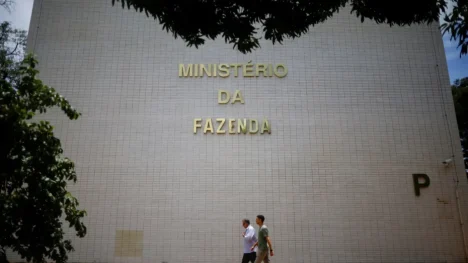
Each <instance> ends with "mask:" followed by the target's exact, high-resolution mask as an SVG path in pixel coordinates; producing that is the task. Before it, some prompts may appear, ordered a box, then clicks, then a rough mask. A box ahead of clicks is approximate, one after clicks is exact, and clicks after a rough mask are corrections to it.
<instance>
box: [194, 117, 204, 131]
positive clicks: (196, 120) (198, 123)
mask: <svg viewBox="0 0 468 263" xmlns="http://www.w3.org/2000/svg"><path fill="white" fill-rule="evenodd" d="M201 121H202V119H194V120H193V133H195V134H197V128H201Z"/></svg>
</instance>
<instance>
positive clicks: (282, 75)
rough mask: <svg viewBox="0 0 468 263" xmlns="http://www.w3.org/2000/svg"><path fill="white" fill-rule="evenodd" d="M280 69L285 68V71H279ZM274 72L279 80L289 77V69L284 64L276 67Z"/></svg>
mask: <svg viewBox="0 0 468 263" xmlns="http://www.w3.org/2000/svg"><path fill="white" fill-rule="evenodd" d="M278 68H283V71H279V70H278ZM274 72H275V76H277V77H278V78H284V77H285V76H286V75H288V68H287V67H286V66H285V65H284V64H278V65H276V66H275V69H274Z"/></svg>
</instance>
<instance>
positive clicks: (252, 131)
mask: <svg viewBox="0 0 468 263" xmlns="http://www.w3.org/2000/svg"><path fill="white" fill-rule="evenodd" d="M254 123H255V130H254V129H252V128H253V127H254ZM249 132H250V133H251V134H255V133H257V132H258V122H257V120H250V125H249Z"/></svg>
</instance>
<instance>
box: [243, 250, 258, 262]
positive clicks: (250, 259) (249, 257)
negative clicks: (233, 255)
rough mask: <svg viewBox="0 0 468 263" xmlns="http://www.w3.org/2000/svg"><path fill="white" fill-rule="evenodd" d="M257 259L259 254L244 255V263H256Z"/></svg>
mask: <svg viewBox="0 0 468 263" xmlns="http://www.w3.org/2000/svg"><path fill="white" fill-rule="evenodd" d="M255 258H257V253H256V252H252V253H244V256H243V257H242V263H249V262H251V263H254V262H255Z"/></svg>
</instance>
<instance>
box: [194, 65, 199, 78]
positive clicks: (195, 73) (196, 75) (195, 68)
mask: <svg viewBox="0 0 468 263" xmlns="http://www.w3.org/2000/svg"><path fill="white" fill-rule="evenodd" d="M193 65H194V67H193V68H194V69H193V76H194V77H198V64H193Z"/></svg>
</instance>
